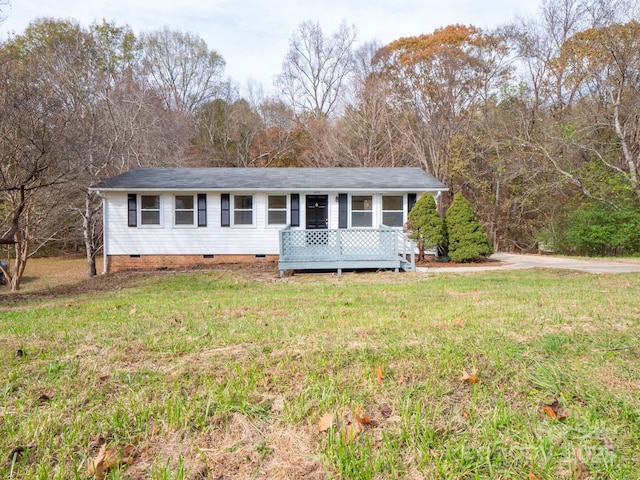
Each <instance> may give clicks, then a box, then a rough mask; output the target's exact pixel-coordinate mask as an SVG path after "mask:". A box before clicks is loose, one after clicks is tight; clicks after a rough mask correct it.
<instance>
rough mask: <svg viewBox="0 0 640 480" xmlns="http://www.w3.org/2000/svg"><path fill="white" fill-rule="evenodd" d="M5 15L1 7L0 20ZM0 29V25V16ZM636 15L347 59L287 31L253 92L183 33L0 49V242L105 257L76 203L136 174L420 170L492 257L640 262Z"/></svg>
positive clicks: (560, 15)
mask: <svg viewBox="0 0 640 480" xmlns="http://www.w3.org/2000/svg"><path fill="white" fill-rule="evenodd" d="M2 5H6V3H4V2H2V1H0V12H1V11H2ZM0 18H2V16H1V15H0ZM637 18H638V10H637V5H636V3H635V0H545V1H544V2H543V3H542V5H541V7H540V10H539V14H538V15H537V16H535V17H532V18H524V19H516V20H514V21H513V22H511V24H509V25H505V26H502V27H499V28H496V29H494V30H491V31H487V30H482V29H480V28H478V27H475V26H473V25H450V26H445V27H443V28H439V29H437V30H435V31H433V32H431V33H425V34H423V35H419V36H416V37H409V38H399V39H397V40H395V41H393V42H391V43H389V44H387V45H381V44H379V43H378V42H375V41H371V42H367V43H364V44H361V45H360V46H357V43H356V40H357V31H356V29H355V27H353V26H348V25H346V24H343V25H341V26H340V27H339V28H338V29H336V31H335V32H331V33H329V34H327V33H325V32H324V31H323V30H322V28H321V26H320V25H319V24H318V23H317V22H313V21H308V22H305V23H303V24H301V25H300V26H299V27H298V29H297V30H296V31H295V32H293V33H292V35H291V37H290V43H289V50H288V53H287V55H286V56H285V58H284V59H283V62H282V69H281V73H280V74H279V75H278V76H277V77H276V78H275V81H274V91H275V92H276V93H274V94H269V95H266V94H264V93H263V91H262V88H261V87H260V86H259V85H250V86H248V88H247V90H248V93H245V94H243V95H241V94H240V88H239V86H238V84H237V83H236V82H234V81H233V80H232V79H229V78H225V76H224V65H225V62H224V59H223V58H222V57H221V55H219V54H218V53H217V52H216V51H215V50H213V49H211V48H210V47H209V46H207V45H206V43H205V42H204V41H203V40H202V39H201V38H200V37H199V36H197V35H195V34H193V33H184V32H180V31H174V30H171V29H169V28H165V29H162V30H158V31H153V32H148V33H144V34H140V35H135V34H134V33H133V31H132V29H131V28H130V27H129V26H127V25H116V24H114V23H109V22H102V23H95V24H92V25H90V26H88V27H87V26H83V25H80V24H79V23H77V22H74V21H72V20H57V19H40V20H37V21H35V22H33V23H32V24H30V25H29V26H28V27H27V29H26V30H25V31H24V32H23V33H22V34H20V35H11V36H9V38H8V39H7V40H6V41H4V42H3V43H2V44H0V82H1V83H2V87H1V88H0V244H1V245H4V248H6V252H5V254H6V255H7V256H9V257H11V259H12V267H11V269H10V271H7V272H5V273H6V274H7V277H8V278H9V279H10V281H11V287H12V288H13V289H17V288H18V287H19V282H20V278H21V276H22V272H23V271H24V266H25V264H26V261H27V259H28V258H29V256H31V255H33V254H35V253H37V252H38V251H40V250H41V249H42V248H47V247H48V246H50V245H52V244H55V245H57V246H66V247H69V248H82V249H84V250H85V252H86V256H87V260H88V275H90V276H91V275H95V274H96V266H95V265H96V263H95V259H96V256H97V254H98V252H99V251H100V248H101V229H102V224H101V222H102V218H101V212H100V208H101V204H100V199H99V198H98V197H97V196H96V195H95V193H93V192H91V191H89V187H90V186H91V185H93V184H95V183H97V182H98V181H100V180H102V179H104V178H107V177H110V176H113V175H116V174H118V173H121V172H123V171H126V170H129V169H130V168H133V167H138V166H198V167H213V166H225V167H230V166H231V167H234V166H235V167H277V166H281V167H282V166H287V167H296V166H340V167H352V166H358V167H386V166H390V167H402V166H419V167H421V168H423V169H424V170H426V171H428V172H429V173H431V174H432V175H434V176H435V177H436V178H438V179H439V180H441V181H443V182H444V183H445V184H447V186H448V187H449V188H450V190H451V191H450V194H449V195H448V196H444V197H443V198H442V204H441V205H439V208H440V213H441V215H443V214H444V211H445V210H446V207H447V206H448V204H449V203H450V202H451V200H452V199H453V196H454V194H455V193H462V194H464V196H465V197H466V198H467V199H469V201H470V202H471V204H472V205H473V209H474V211H475V212H476V213H477V216H478V219H479V220H480V222H481V223H482V225H483V227H484V228H485V231H486V232H487V234H488V237H489V239H490V243H491V247H492V249H493V250H496V251H498V250H515V251H532V250H535V249H536V248H538V247H539V246H540V245H541V244H542V245H547V246H552V247H553V248H555V249H561V250H563V251H567V252H575V253H587V254H611V253H618V252H625V253H638V252H639V251H640V233H638V232H640V228H639V227H640V180H639V178H638V176H639V169H640V116H639V115H638V112H639V111H640V108H639V107H640V105H639V104H640V96H639V92H638V89H639V87H640V74H639V73H638V72H640V23H638V21H637Z"/></svg>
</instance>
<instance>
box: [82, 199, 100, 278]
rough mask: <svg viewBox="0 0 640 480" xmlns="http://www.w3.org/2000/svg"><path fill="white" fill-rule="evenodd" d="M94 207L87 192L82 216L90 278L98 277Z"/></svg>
mask: <svg viewBox="0 0 640 480" xmlns="http://www.w3.org/2000/svg"><path fill="white" fill-rule="evenodd" d="M93 214H94V212H93V206H92V205H91V192H89V191H88V190H87V192H86V193H85V197H84V213H83V214H82V236H83V237H84V246H85V250H86V252H87V275H88V276H89V278H91V277H95V276H96V273H97V271H96V251H95V246H94V244H93V233H94V232H93Z"/></svg>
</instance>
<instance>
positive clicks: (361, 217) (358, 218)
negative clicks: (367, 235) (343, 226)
mask: <svg viewBox="0 0 640 480" xmlns="http://www.w3.org/2000/svg"><path fill="white" fill-rule="evenodd" d="M372 206H373V201H372V197H371V195H354V196H352V197H351V226H352V227H371V226H373V211H372Z"/></svg>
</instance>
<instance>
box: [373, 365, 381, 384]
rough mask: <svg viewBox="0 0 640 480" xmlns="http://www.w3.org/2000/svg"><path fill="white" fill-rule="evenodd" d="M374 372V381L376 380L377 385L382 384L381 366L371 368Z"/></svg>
mask: <svg viewBox="0 0 640 480" xmlns="http://www.w3.org/2000/svg"><path fill="white" fill-rule="evenodd" d="M373 371H374V372H375V374H376V382H378V385H382V379H383V376H382V367H380V366H378V367H376V368H374V370H373Z"/></svg>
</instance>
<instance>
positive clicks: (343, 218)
mask: <svg viewBox="0 0 640 480" xmlns="http://www.w3.org/2000/svg"><path fill="white" fill-rule="evenodd" d="M348 224H349V196H348V195H347V194H346V193H340V194H338V228H347V225H348Z"/></svg>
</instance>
